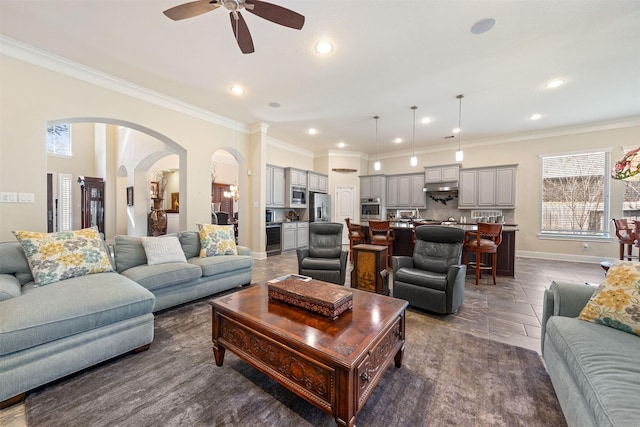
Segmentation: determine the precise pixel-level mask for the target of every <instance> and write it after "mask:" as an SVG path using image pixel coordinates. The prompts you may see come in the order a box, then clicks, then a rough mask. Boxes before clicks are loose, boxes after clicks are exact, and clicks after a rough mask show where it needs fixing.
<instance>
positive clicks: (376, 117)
mask: <svg viewBox="0 0 640 427" xmlns="http://www.w3.org/2000/svg"><path fill="white" fill-rule="evenodd" d="M373 118H374V119H376V162H377V161H378V119H379V118H380V116H373Z"/></svg>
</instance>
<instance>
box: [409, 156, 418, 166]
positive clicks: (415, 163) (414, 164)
mask: <svg viewBox="0 0 640 427" xmlns="http://www.w3.org/2000/svg"><path fill="white" fill-rule="evenodd" d="M409 163H410V164H411V166H417V165H418V158H417V157H416V156H411V159H410V160H409Z"/></svg>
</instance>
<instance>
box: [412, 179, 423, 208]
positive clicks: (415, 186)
mask: <svg viewBox="0 0 640 427" xmlns="http://www.w3.org/2000/svg"><path fill="white" fill-rule="evenodd" d="M410 206H411V207H412V208H426V207H427V197H426V194H425V192H424V176H422V174H417V175H411V205H410Z"/></svg>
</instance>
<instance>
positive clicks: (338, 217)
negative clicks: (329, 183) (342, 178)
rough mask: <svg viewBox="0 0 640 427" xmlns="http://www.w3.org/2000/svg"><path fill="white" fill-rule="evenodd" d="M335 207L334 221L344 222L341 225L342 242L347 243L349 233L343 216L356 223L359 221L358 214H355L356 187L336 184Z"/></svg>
mask: <svg viewBox="0 0 640 427" xmlns="http://www.w3.org/2000/svg"><path fill="white" fill-rule="evenodd" d="M335 199H336V208H335V212H336V214H335V222H340V223H342V224H344V227H342V244H343V245H348V244H349V234H348V231H347V224H346V222H345V221H344V220H345V218H350V219H351V222H354V223H357V222H359V221H360V217H359V215H356V212H357V206H356V188H355V187H354V186H352V185H338V186H336V197H335Z"/></svg>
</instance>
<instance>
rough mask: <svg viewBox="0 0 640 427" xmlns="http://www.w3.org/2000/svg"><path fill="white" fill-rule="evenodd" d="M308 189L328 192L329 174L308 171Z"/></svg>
mask: <svg viewBox="0 0 640 427" xmlns="http://www.w3.org/2000/svg"><path fill="white" fill-rule="evenodd" d="M307 189H308V190H309V191H313V192H316V193H326V192H327V190H328V178H327V175H323V174H321V173H316V172H308V173H307Z"/></svg>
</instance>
